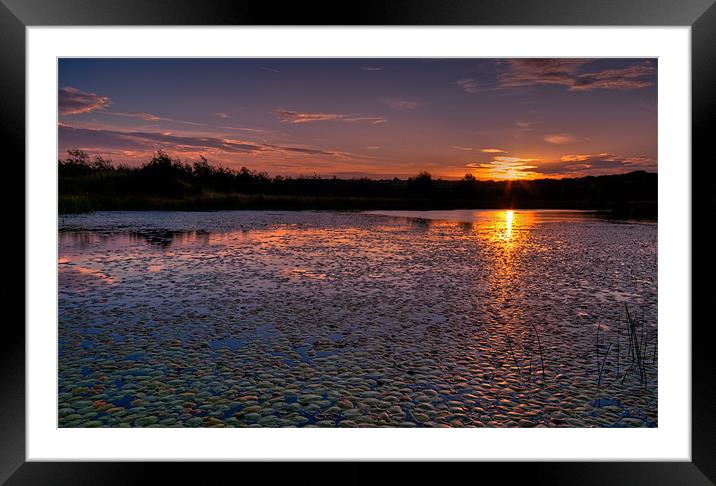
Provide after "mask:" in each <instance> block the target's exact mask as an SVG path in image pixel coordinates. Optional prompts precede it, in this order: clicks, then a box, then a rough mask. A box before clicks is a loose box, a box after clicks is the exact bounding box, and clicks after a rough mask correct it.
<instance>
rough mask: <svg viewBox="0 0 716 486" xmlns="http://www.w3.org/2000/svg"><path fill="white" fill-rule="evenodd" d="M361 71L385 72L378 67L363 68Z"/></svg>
mask: <svg viewBox="0 0 716 486" xmlns="http://www.w3.org/2000/svg"><path fill="white" fill-rule="evenodd" d="M361 69H362V70H363V71H382V70H383V68H381V67H376V66H361Z"/></svg>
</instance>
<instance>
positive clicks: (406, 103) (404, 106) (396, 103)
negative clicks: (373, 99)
mask: <svg viewBox="0 0 716 486" xmlns="http://www.w3.org/2000/svg"><path fill="white" fill-rule="evenodd" d="M385 104H387V105H388V106H390V107H391V108H393V109H394V110H414V109H415V108H417V107H419V106H420V102H419V101H415V100H397V99H388V100H385Z"/></svg>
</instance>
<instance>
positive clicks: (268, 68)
mask: <svg viewBox="0 0 716 486" xmlns="http://www.w3.org/2000/svg"><path fill="white" fill-rule="evenodd" d="M259 68H260V69H263V70H264V71H268V72H270V73H280V72H281V71H279V70H278V69H275V68H270V67H266V66H259Z"/></svg>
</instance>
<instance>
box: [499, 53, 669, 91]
mask: <svg viewBox="0 0 716 486" xmlns="http://www.w3.org/2000/svg"><path fill="white" fill-rule="evenodd" d="M592 61H593V60H591V59H510V60H508V61H506V62H505V66H506V68H505V70H504V71H502V72H500V73H499V74H498V75H497V81H498V85H499V86H500V87H502V88H516V87H528V86H538V85H560V86H564V87H566V88H567V89H568V90H569V91H591V90H594V89H607V90H628V89H638V88H645V87H647V86H652V85H653V84H655V77H656V66H655V65H654V63H653V62H652V61H650V60H647V61H642V62H639V63H635V64H633V65H630V66H627V67H624V68H616V69H606V70H601V71H589V65H590V64H591V63H592Z"/></svg>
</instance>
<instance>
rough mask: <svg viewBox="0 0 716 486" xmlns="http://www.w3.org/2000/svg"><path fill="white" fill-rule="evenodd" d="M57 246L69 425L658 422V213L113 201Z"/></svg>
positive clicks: (67, 228)
mask: <svg viewBox="0 0 716 486" xmlns="http://www.w3.org/2000/svg"><path fill="white" fill-rule="evenodd" d="M58 253H59V254H58V272H59V296H58V300H59V302H58V304H59V306H58V310H59V356H58V359H59V377H58V378H59V381H58V383H59V390H58V392H59V417H58V421H59V426H60V427H92V426H95V427H97V426H104V427H130V426H136V427H146V426H159V427H247V426H264V427H285V426H319V427H336V426H338V427H378V426H388V427H644V426H646V427H654V426H656V425H657V374H656V370H657V364H658V353H657V347H656V343H657V225H656V223H653V222H652V223H649V222H637V221H610V220H607V219H603V218H602V217H601V215H599V214H597V213H591V212H579V211H388V212H367V213H358V212H313V211H301V212H275V211H225V212H206V213H188V212H106V213H102V212H98V213H94V214H89V215H78V216H65V217H61V218H60V223H59V252H58ZM627 311H628V312H629V317H627Z"/></svg>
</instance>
